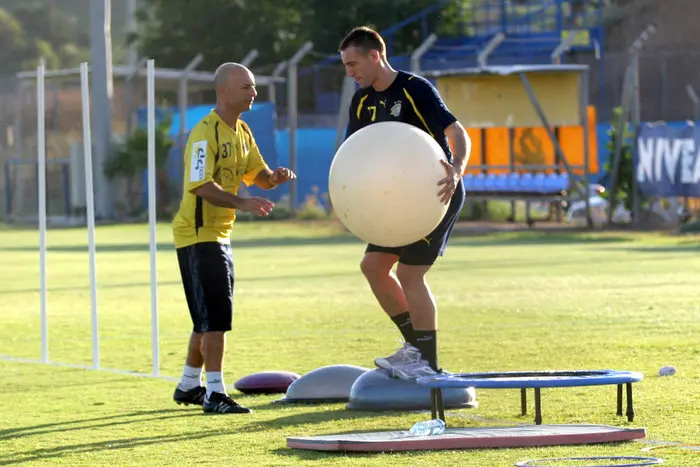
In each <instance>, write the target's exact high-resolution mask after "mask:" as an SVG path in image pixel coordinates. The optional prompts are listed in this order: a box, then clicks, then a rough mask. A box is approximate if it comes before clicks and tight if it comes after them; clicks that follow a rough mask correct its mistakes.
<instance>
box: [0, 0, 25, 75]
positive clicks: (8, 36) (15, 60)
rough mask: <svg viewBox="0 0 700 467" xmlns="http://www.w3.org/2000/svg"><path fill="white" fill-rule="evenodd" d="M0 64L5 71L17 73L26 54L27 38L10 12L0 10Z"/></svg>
mask: <svg viewBox="0 0 700 467" xmlns="http://www.w3.org/2000/svg"><path fill="white" fill-rule="evenodd" d="M0 44H2V48H0V64H2V66H3V68H5V69H6V70H7V71H19V70H20V69H21V67H22V61H23V58H24V56H25V54H26V53H27V48H28V46H27V38H26V36H25V33H24V29H23V28H22V24H21V23H20V22H19V21H18V20H17V18H15V16H14V15H12V14H11V13H10V12H8V11H6V10H4V9H2V8H0Z"/></svg>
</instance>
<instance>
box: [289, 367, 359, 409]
mask: <svg viewBox="0 0 700 467" xmlns="http://www.w3.org/2000/svg"><path fill="white" fill-rule="evenodd" d="M368 371H370V369H369V368H363V367H360V366H355V365H328V366H323V367H320V368H316V369H315V370H313V371H310V372H308V373H306V374H305V375H303V376H302V377H301V378H299V379H297V380H296V381H294V382H293V383H292V384H291V385H289V388H287V393H286V394H285V396H284V397H283V398H282V399H280V400H278V401H276V402H345V401H347V400H348V398H349V397H350V388H351V387H352V385H353V384H354V383H355V381H356V380H357V378H359V377H360V376H361V375H362V374H364V373H366V372H368Z"/></svg>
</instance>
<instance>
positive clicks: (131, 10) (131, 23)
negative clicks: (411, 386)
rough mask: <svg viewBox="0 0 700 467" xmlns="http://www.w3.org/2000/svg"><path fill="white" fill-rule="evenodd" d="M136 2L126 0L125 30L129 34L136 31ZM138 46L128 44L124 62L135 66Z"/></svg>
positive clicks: (135, 0)
mask: <svg viewBox="0 0 700 467" xmlns="http://www.w3.org/2000/svg"><path fill="white" fill-rule="evenodd" d="M136 3H137V0H126V30H127V31H128V32H129V34H135V33H136V31H137V28H138V26H137V24H136V10H137V8H136ZM138 55H139V54H138V48H137V47H136V43H135V42H132V43H131V44H129V48H128V49H127V52H126V63H127V64H128V65H131V66H135V65H136V62H137V61H138V59H139V56H138Z"/></svg>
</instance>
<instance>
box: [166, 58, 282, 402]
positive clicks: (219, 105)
mask: <svg viewBox="0 0 700 467" xmlns="http://www.w3.org/2000/svg"><path fill="white" fill-rule="evenodd" d="M214 85H215V87H216V107H215V108H214V109H213V110H212V111H211V112H210V113H209V114H208V115H206V116H205V117H204V118H203V119H202V120H201V121H199V122H198V123H197V125H196V126H195V127H194V128H193V129H192V131H191V132H190V136H189V139H188V141H187V147H186V149H185V154H184V163H185V170H184V180H183V183H184V186H183V195H182V201H181V203H180V208H179V210H178V212H177V214H176V215H175V218H174V220H173V237H174V243H175V248H176V250H177V259H178V263H179V266H180V273H181V277H182V283H183V286H184V289H185V297H186V299H187V305H188V308H189V311H190V316H191V318H192V324H193V330H192V335H191V337H190V342H189V347H188V352H187V359H186V361H185V368H184V371H183V373H182V377H181V379H180V382H179V383H178V385H177V388H176V389H175V394H174V396H173V398H174V400H175V401H176V402H177V403H178V404H186V405H187V404H195V405H201V406H202V407H203V410H204V412H205V413H220V414H229V413H250V412H251V410H250V409H248V408H246V407H242V406H241V405H239V404H238V403H237V402H236V401H234V400H233V399H232V398H231V397H230V396H229V395H228V393H227V391H226V386H225V384H224V378H223V356H224V348H225V342H226V340H225V333H226V332H227V331H230V330H231V324H232V318H233V284H234V280H233V256H232V253H231V230H232V227H233V222H234V220H235V218H236V211H237V210H239V211H243V212H250V213H253V214H255V215H257V216H267V215H268V214H270V212H271V211H272V208H273V207H274V205H273V203H272V202H271V201H269V200H267V199H265V198H260V197H240V196H238V188H239V187H240V185H241V183H245V184H246V185H247V186H251V185H253V184H255V185H257V186H258V187H260V188H263V189H272V188H274V187H276V186H277V185H279V184H281V183H284V182H286V181H288V180H291V179H293V178H295V175H294V173H292V171H291V170H289V169H286V168H283V167H279V168H277V169H275V170H274V171H273V170H270V168H269V167H268V166H267V164H266V163H265V160H264V159H263V156H262V154H260V150H259V149H258V146H257V144H256V143H255V138H253V133H252V132H251V130H250V128H249V127H248V125H247V124H246V123H245V122H243V121H242V120H240V118H239V117H240V115H241V113H243V112H246V111H248V110H250V108H251V106H252V105H253V100H254V99H255V97H256V96H257V92H256V90H255V79H254V77H253V74H252V73H251V72H250V70H248V69H247V68H246V67H244V66H243V65H240V64H237V63H224V64H223V65H221V66H220V67H219V68H218V69H217V70H216V73H215V77H214ZM203 366H204V367H205V369H206V388H205V387H203V386H202V384H201V376H202V367H203Z"/></svg>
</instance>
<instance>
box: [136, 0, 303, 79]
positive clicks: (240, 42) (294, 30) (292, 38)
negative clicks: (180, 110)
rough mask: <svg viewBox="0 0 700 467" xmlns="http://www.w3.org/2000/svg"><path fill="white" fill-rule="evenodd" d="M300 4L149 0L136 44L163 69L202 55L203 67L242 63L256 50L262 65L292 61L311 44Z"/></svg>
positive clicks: (142, 12) (140, 18)
mask: <svg viewBox="0 0 700 467" xmlns="http://www.w3.org/2000/svg"><path fill="white" fill-rule="evenodd" d="M300 3H302V2H300V1H299V0H207V1H206V2H193V1H191V0H144V1H143V5H142V8H141V10H140V11H139V13H138V18H137V20H138V23H139V25H140V27H139V32H138V34H137V36H136V37H135V38H133V40H136V41H137V43H138V46H139V49H140V51H141V54H142V55H144V56H148V57H151V58H153V59H155V60H156V62H157V63H158V64H159V66H163V67H172V68H182V67H184V66H185V65H187V63H188V62H189V61H190V60H191V59H192V58H193V57H194V56H196V55H197V54H198V53H200V52H201V53H202V55H203V56H204V62H203V63H202V65H201V68H203V69H214V68H215V67H216V66H218V65H219V64H220V63H222V62H225V61H239V60H241V59H242V58H243V57H244V56H245V55H246V54H247V53H248V52H250V50H251V49H253V48H256V49H258V52H259V53H260V58H259V59H258V60H259V61H263V62H269V63H272V62H275V61H278V60H279V58H280V57H283V58H288V57H289V56H290V55H291V54H293V53H294V52H295V51H296V50H297V49H298V48H299V47H300V46H301V44H302V43H303V42H304V40H306V38H307V37H308V35H307V34H306V31H305V27H306V26H305V25H302V13H301V12H302V11H303V9H299V8H297V7H298V6H299V4H300Z"/></svg>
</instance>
